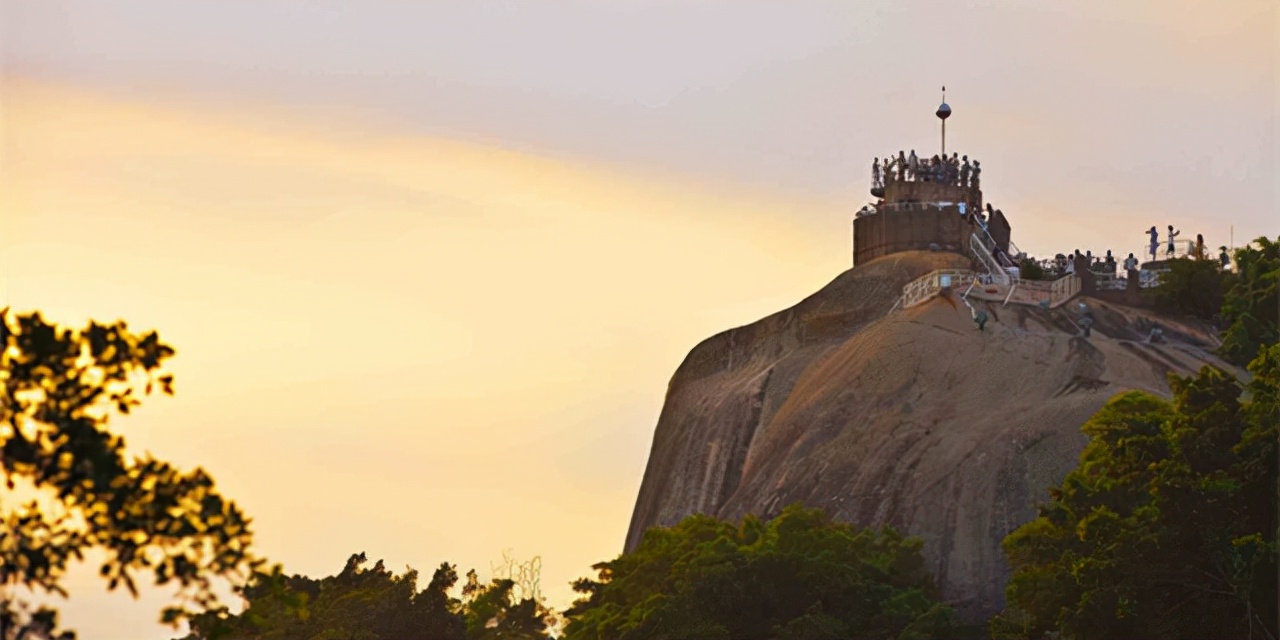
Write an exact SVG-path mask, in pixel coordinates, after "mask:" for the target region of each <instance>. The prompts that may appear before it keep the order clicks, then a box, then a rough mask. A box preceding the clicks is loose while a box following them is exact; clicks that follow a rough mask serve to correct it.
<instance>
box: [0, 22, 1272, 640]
mask: <svg viewBox="0 0 1280 640" xmlns="http://www.w3.org/2000/svg"><path fill="white" fill-rule="evenodd" d="M854 4H855V3H837V2H789V3H774V4H761V3H747V2H741V3H731V2H726V1H718V0H717V1H705V2H695V3H677V2H668V1H656V0H655V1H650V2H628V3H623V2H618V3H578V2H568V1H564V2H550V1H547V2H542V3H524V2H515V1H509V2H467V3H462V2H441V3H431V4H430V5H429V6H411V5H410V3H396V2H390V1H385V2H377V1H375V2H362V3H357V2H355V1H354V0H351V1H338V0H332V1H324V0H316V1H313V2H303V1H293V2H290V1H285V0H276V1H257V2H172V1H167V2H161V1H160V0H121V1H118V2H90V1H89V0H83V1H53V0H3V2H2V4H0V7H3V9H2V10H0V11H2V12H0V24H2V25H3V27H2V28H3V31H0V37H2V38H3V39H2V40H0V45H2V48H0V62H3V67H2V69H3V77H2V78H0V295H3V300H2V301H0V304H3V305H10V306H12V307H13V308H14V309H15V310H18V311H28V310H40V311H41V312H43V313H44V314H45V316H46V317H48V318H50V319H52V320H54V321H57V322H60V323H63V324H71V325H78V324H83V323H84V322H85V321H86V320H88V319H89V318H93V319H97V320H101V321H107V320H114V319H116V318H124V319H126V320H128V321H129V323H130V326H131V327H133V328H135V329H139V330H149V329H156V330H158V331H159V332H160V335H161V336H162V338H164V339H165V340H166V341H167V342H169V343H170V344H172V345H174V346H175V347H176V349H177V351H178V356H177V358H176V359H175V360H174V362H173V366H172V370H173V371H174V373H175V374H176V375H177V395H176V397H174V398H156V399H152V400H150V401H148V402H147V403H146V404H145V405H144V406H143V408H142V410H141V411H140V412H138V413H137V414H136V415H133V416H129V417H127V418H122V419H119V420H118V422H116V423H115V424H116V427H117V428H118V429H119V430H120V431H121V432H122V433H123V434H125V435H126V437H127V438H128V441H129V444H130V446H131V448H133V449H134V450H135V451H138V452H142V451H150V452H152V453H154V454H155V455H157V456H158V457H160V458H163V459H167V460H171V461H173V462H175V463H177V464H181V465H184V466H188V467H194V466H201V467H204V468H205V469H207V470H209V471H210V472H211V473H212V474H213V476H214V477H215V478H216V479H217V481H218V483H219V486H220V487H221V488H222V489H223V491H224V492H225V493H226V494H228V495H229V496H231V497H233V498H234V499H236V500H237V502H239V503H240V504H241V505H242V506H243V507H244V508H245V509H246V511H247V512H248V513H249V514H250V515H251V516H252V517H253V518H254V522H255V526H256V531H257V535H258V543H259V550H260V551H261V552H262V553H264V554H266V555H267V556H268V557H270V558H271V559H273V560H276V561H279V562H282V563H284V565H285V568H286V570H287V571H289V572H297V573H305V574H309V575H312V576H322V575H327V574H330V573H333V572H336V571H338V570H340V569H341V567H342V564H343V563H344V561H345V560H346V558H347V557H348V555H350V554H352V553H355V552H360V551H364V552H367V553H368V554H369V556H370V557H371V558H374V559H376V558H383V559H385V560H386V562H387V564H388V566H389V567H393V568H402V567H403V566H404V565H412V566H413V567H415V568H417V569H419V570H420V571H422V572H424V573H426V574H428V575H429V573H430V571H431V570H432V569H433V568H434V567H435V566H436V565H438V564H439V563H440V562H442V561H446V560H447V561H450V562H454V563H457V564H458V565H459V568H460V569H461V570H462V571H464V572H465V570H466V569H468V568H472V567H474V568H476V569H477V570H479V571H480V573H481V575H482V576H484V575H487V574H488V570H489V566H490V562H493V561H497V560H500V559H501V557H502V552H503V550H505V549H510V550H512V551H513V553H514V555H515V556H517V557H520V558H528V557H531V556H533V555H540V556H542V562H543V574H542V586H543V590H544V592H545V593H546V594H547V595H548V596H549V598H550V599H551V601H552V602H553V603H554V604H556V605H557V606H563V605H566V604H567V603H568V602H569V600H570V599H571V594H570V591H569V588H568V583H569V582H570V581H571V580H573V579H574V578H577V577H580V576H584V575H588V574H590V565H591V564H592V563H595V562H598V561H601V560H605V559H609V558H611V557H613V556H614V555H616V554H617V553H618V552H619V551H620V550H621V546H622V541H623V537H624V535H625V532H626V527H627V523H628V521H629V518H630V515H631V510H632V506H633V502H634V499H635V496H636V492H637V491H638V489H639V485H640V479H641V475H642V473H643V471H644V465H645V461H646V457H647V454H648V450H649V445H650V439H651V436H652V433H653V427H654V425H655V423H656V421H657V416H658V413H659V411H660V409H661V405H662V400H663V395H664V393H665V391H666V384H667V381H668V379H669V378H670V376H671V374H672V373H673V372H674V370H675V368H676V366H678V365H679V363H680V361H681V360H682V359H683V357H684V355H685V354H686V353H687V352H688V350H689V349H691V348H692V347H693V346H694V345H695V344H696V343H697V342H698V341H700V340H702V339H704V338H706V337H709V336H710V335H712V334H714V333H717V332H719V331H722V330H725V329H728V328H731V327H734V326H738V325H742V324H746V323H749V322H751V321H754V320H756V319H758V318H760V317H762V316H764V315H767V314H769V313H772V312H774V311H777V310H781V309H783V308H785V307H787V306H790V305H791V304H794V303H795V302H798V301H799V300H800V299H802V298H803V297H805V296H806V295H808V294H810V293H812V292H814V291H816V290H817V289H818V288H819V287H821V286H822V285H824V284H826V283H827V282H828V281H830V280H831V279H833V278H835V277H836V276H837V275H838V274H839V273H840V272H841V271H843V270H844V269H847V268H848V267H849V261H850V252H851V239H850V237H849V235H850V220H851V217H852V214H853V212H854V211H856V210H857V209H858V208H859V207H861V206H862V205H863V204H864V203H865V202H867V201H868V200H870V196H868V195H867V191H866V190H867V186H868V181H869V177H870V176H869V174H870V165H871V159H872V158H873V157H875V156H878V155H879V156H882V155H886V154H889V153H896V151H897V150H898V149H900V148H908V149H909V148H912V147H915V148H917V149H919V150H922V151H923V150H926V149H933V148H934V147H935V145H936V144H937V120H936V119H935V118H934V117H933V115H932V113H933V110H934V109H935V108H936V106H937V103H938V101H939V99H940V97H941V96H940V93H939V91H938V89H939V86H940V85H941V84H944V83H945V84H947V85H948V102H949V103H950V104H951V106H952V108H953V110H954V115H953V116H952V118H951V120H949V121H948V125H949V126H948V148H949V149H954V150H957V151H960V152H961V153H967V154H969V155H970V156H971V157H976V158H978V159H980V160H981V161H982V163H983V168H984V172H983V190H984V193H985V195H986V198H987V200H988V201H991V202H992V203H993V204H994V205H995V206H997V207H1000V208H1002V209H1003V210H1004V211H1005V212H1006V215H1008V217H1009V218H1010V219H1011V221H1012V223H1013V226H1014V231H1013V233H1014V240H1015V242H1017V243H1018V244H1019V245H1020V247H1021V248H1022V249H1024V250H1027V251H1029V252H1031V253H1033V254H1037V255H1052V254H1053V253H1056V252H1064V251H1069V250H1072V249H1075V248H1080V249H1082V250H1083V249H1091V250H1093V251H1094V252H1095V253H1101V252H1102V251H1104V250H1105V249H1108V248H1110V249H1113V250H1115V251H1117V252H1120V253H1121V255H1123V254H1124V253H1127V252H1128V251H1136V250H1137V249H1138V248H1139V247H1140V246H1141V245H1142V243H1143V241H1144V236H1143V235H1142V230H1143V229H1145V228H1147V227H1149V226H1151V225H1152V224H1157V225H1160V226H1161V227H1163V226H1164V225H1165V224H1175V225H1176V226H1179V227H1180V228H1182V229H1183V230H1184V234H1187V235H1190V236H1191V237H1194V234H1195V233H1197V232H1202V233H1204V234H1205V237H1206V240H1207V242H1208V243H1209V244H1211V245H1212V246H1217V245H1219V244H1226V243H1227V242H1228V241H1229V237H1230V228H1231V227H1232V226H1234V240H1235V244H1236V245H1240V244H1242V243H1243V242H1245V241H1246V240H1248V239H1250V238H1253V237H1256V236H1258V235H1264V234H1265V235H1269V236H1272V237H1274V236H1275V235H1277V233H1278V232H1280V224H1278V223H1277V220H1280V209H1278V207H1277V204H1278V201H1280V186H1278V181H1277V179H1276V177H1277V175H1280V149H1278V148H1277V139H1276V122H1277V118H1278V117H1280V107H1278V104H1280V78H1278V77H1277V68H1278V64H1280V63H1278V61H1277V56H1278V54H1280V49H1278V48H1277V28H1278V27H1277V19H1278V18H1280V12H1278V10H1277V5H1276V4H1275V3H1274V2H1273V1H1272V0H1252V1H1240V2H1234V3H1229V4H1225V5H1211V4H1207V3H1191V2H1185V3H1183V2H1170V1H1162V2H1154V1H1152V2H1140V1H1133V2H1105V3H1104V2H1100V1H1099V2H1093V1H1089V2H1081V3H1072V4H1071V7H1070V8H1063V7H1057V6H1056V5H1055V8H1043V9H1041V8H1035V9H1032V8H1030V7H1031V6H1032V5H1030V4H1028V3H1022V2H1013V1H1007V2H1005V1H991V2H968V3H953V2H947V3H942V2H936V3H935V2H907V3H897V2H893V3H891V2H887V1H886V2H867V3H856V4H857V6H853V5H854ZM1184 237H1185V236H1184ZM71 586H72V597H71V599H70V600H69V601H67V602H65V603H63V604H62V609H63V611H64V619H65V621H66V623H67V624H68V626H70V627H72V628H75V629H77V630H79V631H80V632H81V634H82V637H84V638H88V639H94V638H108V639H114V638H120V639H122V640H124V639H126V638H144V639H145V638H156V639H160V638H171V637H173V636H174V635H176V634H175V633H174V632H172V631H170V630H167V629H164V628H162V627H159V626H158V625H156V624H155V623H154V621H155V619H156V616H157V613H158V611H159V609H160V607H161V606H162V604H163V602H164V594H162V593H151V592H149V593H147V594H145V595H144V597H143V598H142V600H140V601H138V602H134V601H132V600H130V599H129V598H128V596H126V595H123V594H110V595H108V594H106V593H105V592H104V590H105V585H104V584H103V583H102V582H101V581H100V580H98V579H97V578H96V577H95V575H94V572H93V567H88V568H86V569H84V570H82V571H80V572H78V573H77V574H76V576H75V579H74V580H73V581H72V585H71Z"/></svg>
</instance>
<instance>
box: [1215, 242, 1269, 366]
mask: <svg viewBox="0 0 1280 640" xmlns="http://www.w3.org/2000/svg"><path fill="white" fill-rule="evenodd" d="M1235 263H1236V274H1237V277H1236V278H1235V280H1234V281H1233V283H1232V285H1231V287H1230V288H1229V289H1228V290H1227V292H1226V294H1225V295H1224V297H1223V302H1222V317H1223V319H1224V320H1225V321H1226V322H1227V323H1229V325H1230V326H1228V327H1227V331H1226V334H1225V335H1224V336H1223V340H1222V347H1221V349H1220V352H1221V353H1222V355H1223V357H1225V358H1226V359H1227V360H1228V361H1230V362H1232V363H1235V364H1238V365H1241V366H1243V365H1245V364H1247V363H1248V362H1249V361H1251V360H1253V359H1254V358H1255V357H1256V356H1257V355H1258V352H1259V351H1260V350H1261V349H1262V347H1264V346H1266V345H1269V344H1276V343H1277V342H1280V238H1276V241H1275V242H1272V241H1271V240H1269V239H1267V238H1265V237H1263V238H1258V239H1257V240H1254V241H1253V245H1252V246H1247V247H1242V248H1240V249H1237V250H1236V251H1235Z"/></svg>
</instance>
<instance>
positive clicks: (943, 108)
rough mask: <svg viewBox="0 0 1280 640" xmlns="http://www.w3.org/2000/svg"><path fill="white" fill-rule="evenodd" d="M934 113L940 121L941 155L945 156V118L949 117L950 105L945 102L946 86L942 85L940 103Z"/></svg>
mask: <svg viewBox="0 0 1280 640" xmlns="http://www.w3.org/2000/svg"><path fill="white" fill-rule="evenodd" d="M934 115H936V116H938V119H939V120H941V121H942V157H944V158H945V157H947V118H949V117H951V107H950V105H948V104H947V87H946V85H943V87H942V104H941V105H940V106H939V107H938V112H937V113H935V114H934Z"/></svg>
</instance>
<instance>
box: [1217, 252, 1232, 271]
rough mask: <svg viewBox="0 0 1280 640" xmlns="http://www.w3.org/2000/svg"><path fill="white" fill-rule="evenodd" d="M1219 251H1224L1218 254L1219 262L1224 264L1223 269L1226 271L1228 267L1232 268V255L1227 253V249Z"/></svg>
mask: <svg viewBox="0 0 1280 640" xmlns="http://www.w3.org/2000/svg"><path fill="white" fill-rule="evenodd" d="M1219 249H1221V250H1222V253H1219V254H1218V262H1221V263H1222V269H1223V270H1224V271H1225V270H1226V269H1227V267H1230V266H1231V255H1230V254H1228V253H1227V248H1226V247H1219Z"/></svg>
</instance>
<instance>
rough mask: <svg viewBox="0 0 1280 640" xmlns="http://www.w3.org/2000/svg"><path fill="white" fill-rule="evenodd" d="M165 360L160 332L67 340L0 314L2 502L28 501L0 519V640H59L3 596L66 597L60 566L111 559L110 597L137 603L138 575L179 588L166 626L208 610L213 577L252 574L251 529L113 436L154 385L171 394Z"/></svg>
mask: <svg viewBox="0 0 1280 640" xmlns="http://www.w3.org/2000/svg"><path fill="white" fill-rule="evenodd" d="M173 355H174V350H173V349H172V348H171V347H169V346H168V345H165V344H164V343H162V342H160V339H159V337H158V336H157V335H156V333H155V332H151V333H147V334H146V335H137V334H134V333H131V332H129V331H128V330H127V327H126V325H125V323H124V322H123V321H121V322H116V323H115V324H111V325H103V324H98V323H96V322H91V323H89V325H88V327H87V328H85V329H84V330H80V331H75V330H70V329H66V328H64V327H59V326H56V325H53V324H49V323H47V322H45V321H44V320H43V319H42V318H41V317H40V314H39V313H31V314H27V315H16V314H11V313H9V310H8V309H5V310H3V311H0V383H2V384H3V396H0V451H2V453H3V456H2V458H0V461H2V463H3V469H4V475H5V482H6V485H7V487H8V489H9V491H10V492H11V493H10V494H8V495H9V496H12V495H14V494H13V493H12V492H14V491H15V490H16V489H18V488H19V486H21V488H22V490H24V491H28V492H30V493H31V494H32V496H34V497H33V499H32V500H30V501H29V502H25V503H22V504H5V505H3V507H2V508H0V518H2V519H3V523H2V524H0V585H2V586H0V589H3V594H0V640H10V639H11V638H17V637H24V634H26V635H25V637H28V638H42V637H54V636H55V635H56V634H57V632H56V631H55V628H56V626H57V624H56V623H57V613H56V611H55V610H53V609H49V608H47V607H42V608H40V609H37V610H35V611H31V610H30V607H28V606H27V605H26V603H24V602H21V601H20V600H19V599H18V598H17V597H15V596H13V595H11V594H12V590H13V589H15V588H18V587H22V588H26V589H31V590H34V591H36V592H41V591H43V592H45V593H51V594H58V595H62V596H64V597H65V596H66V592H65V590H64V589H63V588H62V587H61V581H62V579H63V578H64V576H65V574H66V570H67V566H68V563H69V562H70V561H71V560H72V559H82V558H83V557H84V553H85V552H86V551H88V550H90V549H96V550H100V551H102V552H104V553H105V555H106V560H105V561H104V562H103V564H102V567H101V571H100V573H101V575H102V577H103V578H104V579H106V580H107V586H108V589H115V588H116V587H117V586H120V585H123V586H124V587H125V588H126V589H128V591H129V592H130V593H132V594H134V595H135V596H136V595H137V578H138V577H139V573H142V572H150V573H151V574H152V575H153V576H154V579H155V583H156V584H158V585H166V584H173V583H176V584H177V585H178V587H179V590H178V599H179V600H178V601H179V605H177V606H174V607H170V608H168V609H166V610H165V612H164V613H163V616H162V619H163V620H164V621H166V622H176V621H177V620H178V619H180V618H181V617H183V616H184V615H188V614H190V613H193V612H194V611H196V610H203V609H206V608H210V607H213V606H215V605H216V598H215V597H214V595H213V592H212V589H211V587H212V582H211V581H212V579H213V578H215V577H230V578H241V579H243V578H247V576H248V575H249V572H251V571H253V570H255V569H256V567H258V566H260V565H261V561H258V560H255V559H253V558H252V557H251V555H250V553H249V544H250V542H251V539H252V536H251V534H250V531H249V526H248V525H249V521H248V519H247V518H245V516H244V514H243V513H241V511H240V509H239V508H238V507H237V506H236V505H235V503H233V502H230V501H228V500H226V499H225V498H223V496H222V495H221V494H219V493H218V491H217V490H216V489H215V488H214V482H213V479H212V478H210V477H209V476H208V474H206V473H205V472H204V471H202V470H200V469H196V470H194V471H181V470H179V469H177V468H174V467H173V466H171V465H170V464H169V463H167V462H163V461H161V460H157V459H155V458H152V457H150V456H144V457H141V458H139V457H134V456H132V455H130V454H128V453H126V450H125V441H124V438H123V437H121V436H119V435H116V434H114V433H112V432H110V431H109V430H108V426H109V425H108V423H109V419H110V417H111V415H112V413H113V412H118V413H121V414H128V413H129V412H130V410H131V409H132V408H133V407H136V406H138V405H139V404H140V400H139V399H138V398H139V396H141V395H149V394H150V393H151V392H152V390H153V389H154V388H155V387H156V386H159V388H160V389H162V390H163V391H164V393H166V394H172V393H173V376H171V375H167V374H164V373H163V372H162V369H161V367H162V365H163V364H164V362H165V361H166V360H168V359H169V358H170V357H172V356H173ZM6 497H8V496H6ZM193 607H194V609H193ZM61 637H68V638H69V637H74V635H73V634H69V633H68V634H66V635H63V636H61Z"/></svg>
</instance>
